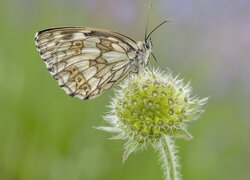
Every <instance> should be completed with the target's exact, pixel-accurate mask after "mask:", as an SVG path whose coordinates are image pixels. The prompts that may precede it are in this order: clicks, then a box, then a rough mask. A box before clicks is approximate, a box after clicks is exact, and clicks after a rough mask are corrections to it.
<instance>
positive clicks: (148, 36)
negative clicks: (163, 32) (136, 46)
mask: <svg viewBox="0 0 250 180" xmlns="http://www.w3.org/2000/svg"><path fill="white" fill-rule="evenodd" d="M166 22H171V21H163V22H162V23H161V24H159V25H158V26H156V27H155V28H154V29H153V30H152V31H151V32H150V33H149V34H148V35H147V36H146V38H145V41H147V40H148V38H149V37H150V36H151V34H152V33H153V32H154V31H155V30H157V29H158V28H159V27H161V26H162V25H163V24H165V23H166Z"/></svg>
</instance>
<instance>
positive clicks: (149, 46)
mask: <svg viewBox="0 0 250 180" xmlns="http://www.w3.org/2000/svg"><path fill="white" fill-rule="evenodd" d="M143 47H144V49H145V50H148V51H150V52H151V51H152V49H153V43H152V39H151V38H148V39H146V40H145V41H144V42H143Z"/></svg>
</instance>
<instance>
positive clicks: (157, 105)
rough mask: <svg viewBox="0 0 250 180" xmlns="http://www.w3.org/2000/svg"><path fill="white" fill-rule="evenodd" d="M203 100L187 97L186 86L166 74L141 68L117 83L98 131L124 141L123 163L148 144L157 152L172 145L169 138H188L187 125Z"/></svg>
mask: <svg viewBox="0 0 250 180" xmlns="http://www.w3.org/2000/svg"><path fill="white" fill-rule="evenodd" d="M206 101H207V98H204V99H199V98H197V97H193V96H191V87H190V85H189V83H188V84H186V85H185V84H184V83H183V80H180V79H178V76H176V77H174V76H173V75H172V73H171V72H170V71H167V72H164V71H162V70H159V69H158V70H149V69H145V70H144V72H143V73H141V74H139V75H133V76H131V77H130V78H128V79H127V80H125V81H124V82H123V83H121V85H120V88H119V89H118V90H116V93H115V96H114V97H113V99H112V102H111V105H110V112H109V113H108V114H107V115H106V116H105V117H104V120H105V122H106V123H107V126H105V127H99V129H102V130H105V131H108V132H112V133H114V136H113V138H114V139H123V140H126V143H125V146H124V149H125V151H124V156H123V160H126V159H127V157H128V156H129V155H130V154H131V153H132V152H134V151H138V150H142V149H144V148H146V147H147V146H148V145H152V146H153V147H154V148H156V149H160V147H163V146H164V145H165V144H166V143H169V144H173V143H172V140H171V139H172V138H175V137H184V138H186V139H190V138H191V137H192V136H191V135H190V134H189V132H188V131H187V126H188V124H190V123H191V122H192V121H194V120H196V119H197V118H198V117H199V115H200V114H201V113H202V112H203V109H202V107H203V105H204V104H205V103H206ZM169 138H170V139H169ZM170 149H171V147H170ZM172 149H173V148H172ZM161 154H162V153H161ZM173 154H175V152H174V153H173ZM173 158H174V159H176V161H177V158H175V157H173Z"/></svg>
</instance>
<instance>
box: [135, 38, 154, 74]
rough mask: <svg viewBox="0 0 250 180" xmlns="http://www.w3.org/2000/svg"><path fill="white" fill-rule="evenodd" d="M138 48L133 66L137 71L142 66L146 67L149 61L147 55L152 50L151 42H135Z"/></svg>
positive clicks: (139, 70)
mask: <svg viewBox="0 0 250 180" xmlns="http://www.w3.org/2000/svg"><path fill="white" fill-rule="evenodd" d="M137 46H138V49H137V51H136V54H135V58H134V66H135V67H136V69H137V73H139V72H141V70H142V69H144V67H146V66H147V65H148V63H149V56H150V54H151V52H152V43H151V41H149V42H145V41H144V42H142V41H138V42H137Z"/></svg>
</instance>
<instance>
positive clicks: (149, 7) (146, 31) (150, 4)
mask: <svg viewBox="0 0 250 180" xmlns="http://www.w3.org/2000/svg"><path fill="white" fill-rule="evenodd" d="M151 7H152V1H151V2H150V3H149V6H148V16H147V23H146V30H145V37H144V39H145V40H146V38H147V34H148V22H149V16H150V11H151Z"/></svg>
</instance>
